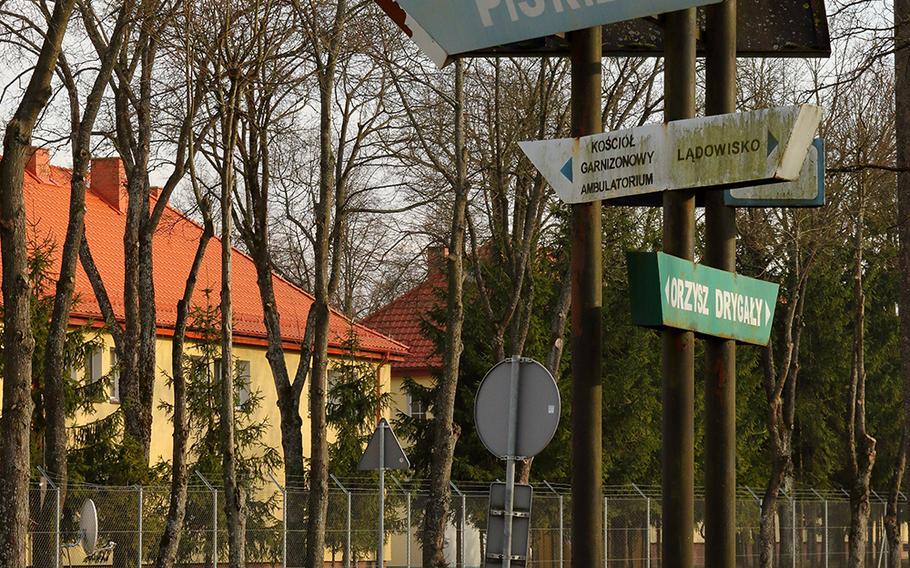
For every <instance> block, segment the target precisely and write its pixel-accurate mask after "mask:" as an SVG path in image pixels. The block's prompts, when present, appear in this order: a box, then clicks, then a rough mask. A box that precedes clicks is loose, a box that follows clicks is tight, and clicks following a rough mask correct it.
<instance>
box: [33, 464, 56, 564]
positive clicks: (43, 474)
mask: <svg viewBox="0 0 910 568" xmlns="http://www.w3.org/2000/svg"><path fill="white" fill-rule="evenodd" d="M38 472H39V473H40V474H41V479H42V480H43V481H44V483H45V484H46V485H47V487H50V488H51V489H53V490H54V501H55V502H54V568H60V554H61V552H60V506H61V504H60V487H59V486H58V485H57V484H56V483H54V480H53V479H51V476H50V475H48V474H47V472H46V471H45V470H44V468H43V467H40V466H39V467H38ZM34 554H35V552H34V550H33V551H32V556H34Z"/></svg>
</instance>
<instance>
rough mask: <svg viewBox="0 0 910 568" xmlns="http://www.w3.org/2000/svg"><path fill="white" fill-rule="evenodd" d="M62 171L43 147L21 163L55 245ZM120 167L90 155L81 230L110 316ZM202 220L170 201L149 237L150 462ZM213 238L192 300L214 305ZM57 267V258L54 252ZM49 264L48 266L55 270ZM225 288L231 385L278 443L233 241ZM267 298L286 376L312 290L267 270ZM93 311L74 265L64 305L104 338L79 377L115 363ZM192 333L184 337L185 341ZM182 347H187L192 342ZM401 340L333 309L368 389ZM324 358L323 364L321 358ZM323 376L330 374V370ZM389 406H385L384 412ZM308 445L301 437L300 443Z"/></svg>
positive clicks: (165, 440) (249, 297)
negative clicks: (236, 380)
mask: <svg viewBox="0 0 910 568" xmlns="http://www.w3.org/2000/svg"><path fill="white" fill-rule="evenodd" d="M70 175H71V172H70V171H69V170H67V169H65V168H59V167H55V166H52V165H51V164H50V161H49V156H48V153H47V151H45V150H36V151H35V152H34V154H33V155H32V158H31V160H30V162H29V164H28V166H27V168H26V174H25V202H26V212H27V216H28V221H29V225H30V227H31V228H30V231H31V232H32V234H31V235H30V238H31V239H32V240H33V241H34V242H42V241H45V242H47V241H49V242H52V243H54V244H55V245H56V248H55V249H54V250H55V253H56V254H59V251H60V248H61V245H62V241H63V238H64V235H65V231H66V225H67V221H68V207H69V194H70V189H69V187H70ZM125 183H126V175H125V172H124V168H123V164H122V163H121V161H120V160H119V159H116V158H102V159H95V160H93V161H92V165H91V173H90V178H89V191H88V192H87V195H86V238H87V239H88V242H89V245H90V248H91V251H92V256H93V258H94V260H95V264H96V265H97V267H98V270H99V272H100V274H101V276H102V279H103V281H104V284H105V287H106V289H107V293H108V296H109V297H110V301H111V304H112V307H113V310H114V312H115V314H116V316H117V318H118V319H120V320H121V323H122V318H123V314H124V301H123V286H124V284H123V280H124V278H123V274H124V250H123V234H124V229H125V225H126V206H127V196H126V191H125ZM157 195H158V191H155V190H153V191H152V205H153V206H154V204H155V203H156V200H157ZM201 234H202V229H201V227H200V226H199V225H197V224H196V223H195V222H193V221H192V220H191V219H189V218H188V217H186V216H184V215H183V214H182V213H180V212H179V211H177V210H176V209H173V208H171V207H170V206H167V207H165V208H164V213H163V215H162V218H161V221H160V223H159V226H158V229H157V233H156V235H155V238H154V250H153V267H154V283H155V302H156V313H157V318H158V342H157V350H156V351H157V353H156V362H157V368H158V372H157V374H156V377H155V386H154V389H155V402H154V404H153V413H154V414H153V425H152V439H151V455H150V460H151V462H152V463H153V464H154V463H156V462H158V461H160V460H169V459H170V456H171V444H172V431H173V430H172V428H171V425H170V422H169V420H168V416H167V415H166V412H165V411H164V410H162V409H161V408H160V407H161V403H162V402H164V403H172V402H173V391H172V389H171V388H170V387H169V386H168V385H167V381H166V377H167V376H170V375H171V349H172V336H173V333H174V325H175V319H176V306H177V301H178V300H179V299H180V298H181V297H182V295H183V289H184V285H185V281H186V278H187V275H188V274H189V272H190V266H191V265H192V262H193V257H194V255H195V253H196V248H197V244H198V243H199V240H200V236H201ZM220 249H221V247H220V243H219V241H218V239H217V238H215V239H212V241H211V242H210V243H209V245H208V247H207V249H206V253H205V256H204V259H203V262H202V265H201V268H200V270H199V275H198V283H197V286H196V292H195V294H194V297H193V304H194V306H197V307H202V308H205V307H207V306H209V305H217V303H218V290H220V287H221V277H220V270H221V268H220V265H221V250H220ZM55 260H56V267H59V262H60V260H59V257H58V258H56V259H55ZM56 269H57V268H55V270H56ZM232 284H233V287H232V290H233V306H234V340H235V346H234V357H235V359H236V360H237V361H238V366H239V368H240V369H241V370H242V371H243V372H244V373H245V375H246V377H248V379H247V385H248V386H247V388H246V389H244V390H242V391H241V392H240V393H237V399H238V404H242V403H243V402H244V400H245V397H248V395H249V392H252V391H256V392H258V393H259V395H260V396H261V397H262V403H261V404H260V405H259V408H258V410H257V412H258V413H260V414H261V415H260V416H256V417H255V418H257V419H259V420H262V419H264V420H267V421H268V425H269V428H268V429H267V431H266V435H265V440H263V442H264V443H265V444H267V445H269V446H272V447H275V448H278V449H280V448H281V443H280V440H281V437H280V428H279V424H280V419H279V412H278V407H277V394H276V389H275V386H274V382H273V379H272V373H271V369H270V367H269V364H268V362H267V360H266V357H265V355H266V345H267V336H266V330H265V326H264V324H263V310H262V302H261V299H260V295H259V289H258V286H257V284H256V270H255V266H254V264H253V262H252V260H251V259H250V258H249V257H248V256H246V255H245V254H243V253H242V252H241V251H239V250H236V249H235V250H234V255H233V269H232ZM273 285H274V288H275V297H276V302H277V304H278V308H279V313H280V317H281V330H282V339H283V343H284V349H285V353H286V358H287V366H288V369H289V372H290V373H291V376H293V374H294V372H295V371H296V368H297V365H298V361H299V351H300V349H299V346H300V341H301V339H302V337H303V332H304V327H305V325H306V318H307V314H308V312H309V309H310V306H311V305H312V304H313V298H312V296H310V295H309V294H307V293H306V292H305V291H303V290H301V289H300V288H298V287H296V286H294V285H293V284H292V283H290V282H288V281H287V280H284V279H282V278H280V277H278V276H277V275H273ZM102 319H103V318H102V314H101V310H100V308H99V306H98V302H97V301H96V300H95V294H94V292H93V290H92V288H91V285H90V283H89V280H88V277H87V276H86V274H85V272H84V271H83V270H82V268H81V266H80V267H79V269H78V271H77V275H76V301H75V303H74V306H73V311H72V318H71V320H72V323H73V325H85V324H89V325H91V326H95V327H97V328H98V329H99V333H100V335H99V337H100V340H101V342H103V346H102V347H101V348H99V349H97V350H96V351H95V352H94V353H93V354H92V356H91V357H89V358H88V361H87V362H86V365H85V368H84V369H82V370H80V371H78V372H79V373H84V378H85V380H87V381H94V380H98V379H100V378H101V377H102V376H105V375H107V374H108V373H111V371H112V370H115V369H116V351H115V350H114V343H113V339H112V337H111V336H110V335H109V334H107V333H106V332H103V331H102V330H101V327H102V326H101V325H100V322H101V321H102ZM191 343H192V342H190V344H191ZM189 349H190V353H189V354H190V355H191V354H192V352H191V349H192V348H191V347H189ZM407 352H408V349H407V347H406V346H405V345H404V344H402V343H399V342H397V341H395V340H393V339H391V338H389V337H386V336H384V335H382V334H381V333H379V332H376V331H374V330H372V329H369V328H368V327H366V326H364V325H361V324H357V323H354V322H352V321H350V320H349V319H347V318H345V317H344V316H343V315H342V314H340V313H338V312H334V311H333V312H332V314H331V319H330V341H329V353H330V355H331V356H333V357H336V358H341V357H354V358H356V359H357V360H358V361H361V362H364V363H366V364H369V365H370V366H371V367H372V368H373V370H374V372H375V374H376V388H377V389H381V390H382V391H383V392H388V391H389V389H390V388H392V385H391V381H392V366H393V365H394V364H397V363H398V362H401V361H402V360H403V359H404V357H405V356H406V355H407ZM330 367H331V365H330ZM329 379H330V382H331V379H332V374H331V371H330V376H329ZM118 391H119V389H118V385H117V383H116V379H115V380H114V381H113V382H112V384H111V387H110V392H109V400H108V402H106V403H103V404H100V405H98V407H97V408H96V413H95V414H94V415H91V416H80V417H77V419H76V421H75V423H76V424H83V423H86V422H88V421H94V420H98V419H100V418H104V417H105V416H107V415H109V414H111V413H112V412H115V411H116V410H117V408H118V405H119V403H120V401H119V392H118ZM307 407H308V401H307V399H306V390H305V391H304V396H303V399H302V400H301V417H302V418H303V421H304V424H303V429H304V440H305V443H306V444H308V441H309V435H308V432H309V428H308V423H309V420H308V417H307V411H306V408H307ZM389 414H391V413H389ZM304 453H305V455H308V454H309V447H308V445H307V446H305V448H304Z"/></svg>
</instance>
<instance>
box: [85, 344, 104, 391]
mask: <svg viewBox="0 0 910 568" xmlns="http://www.w3.org/2000/svg"><path fill="white" fill-rule="evenodd" d="M103 363H104V348H103V347H100V348H97V349H95V350H93V351H92V352H91V353H89V354H88V357H86V359H85V382H86V384H89V385H91V384H94V383H97V382H98V381H100V380H101V377H103V376H104V373H102V372H101V369H102V367H101V365H102V364H103Z"/></svg>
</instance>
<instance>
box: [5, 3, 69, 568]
mask: <svg viewBox="0 0 910 568" xmlns="http://www.w3.org/2000/svg"><path fill="white" fill-rule="evenodd" d="M74 3H75V0H62V1H60V2H57V3H55V4H54V10H53V12H52V13H51V15H50V17H49V18H48V21H47V32H46V33H45V34H44V40H43V42H42V45H41V51H40V53H39V55H38V59H37V61H36V63H35V67H34V69H33V70H32V76H31V78H30V79H29V82H28V86H27V87H26V89H25V92H24V93H23V95H22V99H21V100H20V102H19V105H18V107H17V108H16V112H15V113H14V114H13V117H12V118H11V119H10V121H9V122H8V123H7V125H6V131H5V132H4V135H3V156H2V158H0V257H2V263H3V286H2V288H3V290H2V291H3V411H2V416H0V430H2V431H3V434H2V435H0V518H2V519H3V520H4V522H3V523H2V528H0V566H4V567H8V568H19V567H22V566H24V565H25V549H26V536H27V530H28V503H29V496H28V476H29V468H30V464H29V435H30V430H31V417H32V399H31V383H32V351H33V350H34V346H35V340H34V336H33V335H32V330H31V307H30V304H31V303H30V298H31V284H30V282H29V271H28V251H27V248H26V222H25V200H24V195H23V190H22V186H23V176H24V174H25V165H26V163H27V162H28V160H29V158H30V157H31V154H30V147H31V139H32V132H33V130H34V128H35V123H36V122H37V121H38V117H39V116H40V114H41V111H42V110H43V109H44V107H45V106H46V105H47V102H48V100H49V99H50V96H51V79H52V78H53V75H54V70H55V68H56V65H57V59H58V58H59V56H60V48H61V45H62V43H63V37H64V34H65V33H66V28H67V25H68V23H69V20H70V16H71V15H72V12H73V5H74Z"/></svg>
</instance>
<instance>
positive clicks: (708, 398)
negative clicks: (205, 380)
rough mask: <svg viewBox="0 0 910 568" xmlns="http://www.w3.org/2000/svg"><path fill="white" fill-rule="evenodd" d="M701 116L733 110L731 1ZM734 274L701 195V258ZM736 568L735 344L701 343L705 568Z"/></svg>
mask: <svg viewBox="0 0 910 568" xmlns="http://www.w3.org/2000/svg"><path fill="white" fill-rule="evenodd" d="M707 15H708V20H707V30H706V38H705V40H706V47H707V58H706V61H705V65H706V77H705V79H706V80H705V85H706V87H705V104H706V112H707V114H709V115H712V114H726V113H731V112H734V111H735V110H736V0H725V1H724V2H722V3H720V4H714V5H712V6H708V7H707ZM704 263H705V264H706V265H708V266H713V267H714V268H719V269H721V270H727V271H729V272H736V211H735V210H734V209H733V208H732V207H727V206H725V205H724V196H723V192H722V191H710V192H707V193H706V195H705V259H704ZM735 566H736V342H735V341H730V340H725V339H720V338H713V337H711V338H708V339H707V340H705V567H706V568H734V567H735Z"/></svg>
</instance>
